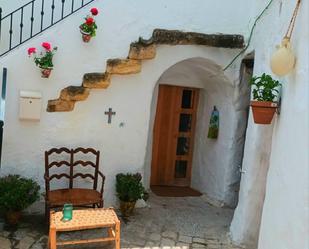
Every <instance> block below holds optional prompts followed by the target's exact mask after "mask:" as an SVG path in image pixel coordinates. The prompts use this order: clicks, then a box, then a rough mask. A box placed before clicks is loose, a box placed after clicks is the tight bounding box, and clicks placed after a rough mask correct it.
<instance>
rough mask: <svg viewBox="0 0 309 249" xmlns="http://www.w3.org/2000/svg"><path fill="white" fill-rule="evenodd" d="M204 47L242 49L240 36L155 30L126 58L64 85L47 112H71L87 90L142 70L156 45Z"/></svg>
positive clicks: (132, 46)
mask: <svg viewBox="0 0 309 249" xmlns="http://www.w3.org/2000/svg"><path fill="white" fill-rule="evenodd" d="M162 44H164V45H204V46H211V47H220V48H234V49H241V48H243V47H244V37H243V36H242V35H231V34H202V33H195V32H182V31H178V30H164V29H155V30H154V31H153V34H152V37H151V38H150V39H148V40H144V39H142V38H140V39H139V41H137V42H134V43H132V44H131V45H130V50H129V55H128V58H126V59H109V60H107V65H106V71H105V72H97V73H86V74H85V75H84V76H83V81H82V85H81V86H68V87H66V88H64V89H62V90H61V92H60V96H59V98H58V99H53V100H49V101H48V105H47V111H48V112H68V111H72V110H73V109H74V106H75V103H76V102H77V101H84V100H86V99H87V98H88V96H89V94H90V90H91V89H105V88H107V87H108V86H109V85H110V83H111V78H112V75H114V74H117V75H127V74H136V73H139V72H141V70H142V60H150V59H153V58H155V56H156V47H157V46H158V45H162Z"/></svg>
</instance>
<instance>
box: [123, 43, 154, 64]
mask: <svg viewBox="0 0 309 249" xmlns="http://www.w3.org/2000/svg"><path fill="white" fill-rule="evenodd" d="M155 57H156V45H155V44H150V45H148V44H143V43H142V42H134V43H131V45H130V51H129V56H128V58H129V59H134V60H151V59H154V58H155Z"/></svg>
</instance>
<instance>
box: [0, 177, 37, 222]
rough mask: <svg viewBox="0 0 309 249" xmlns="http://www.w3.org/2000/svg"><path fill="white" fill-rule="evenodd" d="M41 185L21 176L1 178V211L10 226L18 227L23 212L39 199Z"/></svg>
mask: <svg viewBox="0 0 309 249" xmlns="http://www.w3.org/2000/svg"><path fill="white" fill-rule="evenodd" d="M39 190H40V187H39V185H38V184H37V183H36V182H35V181H33V180H32V179H27V178H23V177H20V176H19V175H8V176H5V177H1V178H0V211H1V212H3V213H4V214H5V219H6V222H7V223H8V224H9V225H16V224H17V223H18V222H19V220H20V218H21V212H22V210H24V209H26V208H27V207H29V206H30V205H31V204H32V203H34V202H35V201H37V200H38V199H39Z"/></svg>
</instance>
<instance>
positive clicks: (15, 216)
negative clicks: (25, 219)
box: [5, 211, 21, 226]
mask: <svg viewBox="0 0 309 249" xmlns="http://www.w3.org/2000/svg"><path fill="white" fill-rule="evenodd" d="M20 218H21V212H20V211H8V212H6V213H5V220H6V223H7V224H9V225H12V226H14V225H16V224H17V223H18V222H19V221H20Z"/></svg>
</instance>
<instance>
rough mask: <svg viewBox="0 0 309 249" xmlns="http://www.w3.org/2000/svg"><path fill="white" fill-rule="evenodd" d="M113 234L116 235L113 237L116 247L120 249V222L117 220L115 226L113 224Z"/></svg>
mask: <svg viewBox="0 0 309 249" xmlns="http://www.w3.org/2000/svg"><path fill="white" fill-rule="evenodd" d="M115 235H116V238H115V244H116V249H120V222H119V221H118V222H117V223H116V226H115Z"/></svg>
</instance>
